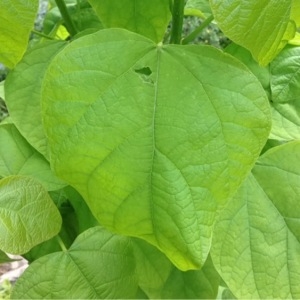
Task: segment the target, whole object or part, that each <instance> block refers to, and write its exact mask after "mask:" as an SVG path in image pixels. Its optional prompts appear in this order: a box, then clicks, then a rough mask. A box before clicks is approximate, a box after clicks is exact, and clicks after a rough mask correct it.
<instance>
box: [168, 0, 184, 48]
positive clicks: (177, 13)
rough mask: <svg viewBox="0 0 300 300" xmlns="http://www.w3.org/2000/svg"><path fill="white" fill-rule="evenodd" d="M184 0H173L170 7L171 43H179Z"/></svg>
mask: <svg viewBox="0 0 300 300" xmlns="http://www.w3.org/2000/svg"><path fill="white" fill-rule="evenodd" d="M184 5H185V0H174V3H173V9H172V29H171V39H170V43H171V44H180V43H181V35H182V24H183V16H184Z"/></svg>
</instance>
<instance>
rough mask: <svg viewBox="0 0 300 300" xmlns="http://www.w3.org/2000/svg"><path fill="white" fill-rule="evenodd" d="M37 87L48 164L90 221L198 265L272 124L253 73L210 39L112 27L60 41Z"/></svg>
mask: <svg viewBox="0 0 300 300" xmlns="http://www.w3.org/2000/svg"><path fill="white" fill-rule="evenodd" d="M82 57H85V58H86V59H85V60H82V59H81V58H82ZM224 74H227V77H226V80H224ZM81 78H85V80H84V81H81ZM43 87H44V89H43V93H42V94H43V101H42V102H43V105H42V106H43V114H44V124H45V129H46V131H47V136H48V139H49V143H50V148H51V158H52V165H53V167H54V168H55V170H56V172H57V174H58V175H59V176H60V177H61V178H63V179H64V180H66V181H67V182H68V183H69V184H70V185H72V186H73V187H75V188H76V189H77V190H78V191H79V192H80V193H81V195H82V196H83V197H84V199H85V200H86V201H87V203H88V205H89V207H90V208H91V211H92V213H93V214H94V215H95V216H96V218H97V219H98V221H99V222H100V223H101V224H102V225H104V226H106V227H107V228H109V229H111V230H113V231H114V232H118V233H121V234H125V235H130V236H134V237H140V238H142V239H145V240H146V241H148V242H149V243H151V244H153V245H155V246H157V247H158V248H159V249H160V250H161V251H162V252H164V253H165V254H166V255H167V256H168V258H169V259H171V261H172V262H173V263H175V264H176V265H177V266H178V267H179V268H180V269H182V270H187V269H191V268H198V267H200V266H202V264H203V263H204V261H205V260H206V258H207V255H208V252H209V248H210V243H211V242H210V240H211V230H212V226H213V223H214V217H215V212H216V210H217V209H218V205H219V204H223V203H225V202H226V201H227V199H228V198H229V197H231V196H232V195H233V194H234V193H235V191H236V190H237V188H238V187H239V186H240V184H241V182H242V181H243V180H244V178H245V177H246V176H247V174H248V173H249V171H250V169H251V168H252V166H253V164H254V162H255V160H256V158H257V157H258V155H259V153H260V151H261V148H262V147H263V145H264V144H265V141H266V139H267V136H268V133H269V129H270V114H269V113H270V112H269V106H268V100H267V97H266V95H265V92H264V90H263V89H262V87H261V85H260V83H259V81H258V80H257V79H256V78H255V77H254V76H253V75H252V73H251V72H249V71H248V69H246V68H245V67H244V66H243V65H242V64H240V63H238V62H237V61H236V60H233V59H232V58H231V57H229V56H228V55H224V54H222V53H221V52H220V51H218V50H216V49H214V48H211V47H206V46H192V45H191V46H185V47H182V46H176V45H167V46H163V47H161V46H157V45H156V44H155V43H153V42H152V41H150V40H148V39H146V38H144V37H142V36H140V35H137V34H134V33H130V32H128V31H126V30H120V29H109V30H101V31H99V32H97V33H95V34H90V35H88V36H85V37H82V38H79V39H77V40H75V41H74V42H73V43H71V44H70V45H69V46H67V47H66V48H65V49H64V50H63V51H61V52H60V53H59V54H58V55H57V56H56V58H55V59H54V60H53V61H52V63H51V66H50V68H49V69H48V71H47V75H46V78H45V80H44V85H43ZM70 110H71V111H72V114H70V113H68V112H69V111H70ZM229 179H230V180H229Z"/></svg>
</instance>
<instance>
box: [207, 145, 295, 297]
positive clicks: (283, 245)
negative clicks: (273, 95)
mask: <svg viewBox="0 0 300 300" xmlns="http://www.w3.org/2000/svg"><path fill="white" fill-rule="evenodd" d="M299 153H300V142H299V141H298V142H291V143H287V144H284V145H281V146H278V147H275V148H272V149H271V150H269V151H267V152H266V153H265V154H264V155H263V156H261V157H260V158H259V160H258V163H257V164H256V166H255V167H254V169H253V175H250V176H249V178H248V179H247V180H246V181H245V183H244V184H243V186H242V187H241V188H240V190H239V191H238V193H237V194H236V196H235V197H234V198H233V199H232V201H230V202H229V203H228V204H227V207H226V208H225V209H224V210H223V211H222V212H221V214H220V219H219V220H218V222H217V224H216V227H215V231H214V239H213V244H212V258H213V261H214V264H215V266H216V268H217V270H218V271H219V273H220V275H221V276H222V278H223V279H224V280H225V282H226V283H227V285H228V287H229V288H230V290H231V291H232V292H233V293H234V295H235V296H236V297H237V298H238V299H244V298H249V299H267V298H272V299H274V298H279V299H290V298H292V299H297V298H299V297H300V286H299V281H300V256H299V253H300V230H299V221H300V218H299V216H300V202H299V197H300V166H299V160H300V155H299Z"/></svg>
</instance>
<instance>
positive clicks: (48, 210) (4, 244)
mask: <svg viewBox="0 0 300 300" xmlns="http://www.w3.org/2000/svg"><path fill="white" fill-rule="evenodd" d="M60 227H61V217H60V214H59V212H58V210H57V208H56V207H55V205H54V203H53V202H52V200H51V198H50V197H49V195H48V193H47V191H46V190H45V189H44V187H43V186H42V185H41V184H40V183H39V182H37V181H36V180H34V179H32V178H29V177H23V176H10V177H6V178H4V179H1V180H0V248H1V250H3V251H5V252H7V253H12V254H22V253H25V252H27V251H29V250H30V249H31V248H32V247H34V246H35V245H37V244H39V243H41V242H43V241H46V240H48V239H50V238H52V237H53V236H54V235H56V234H57V233H58V232H59V230H60Z"/></svg>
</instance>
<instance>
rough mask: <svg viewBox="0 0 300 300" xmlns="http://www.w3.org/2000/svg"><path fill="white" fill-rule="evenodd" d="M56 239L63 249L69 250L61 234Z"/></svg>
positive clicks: (64, 250)
mask: <svg viewBox="0 0 300 300" xmlns="http://www.w3.org/2000/svg"><path fill="white" fill-rule="evenodd" d="M56 239H57V242H58V244H59V246H60V248H61V250H62V251H63V252H66V251H68V250H67V247H66V246H65V244H64V242H63V240H62V238H61V237H60V236H59V235H57V236H56Z"/></svg>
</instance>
